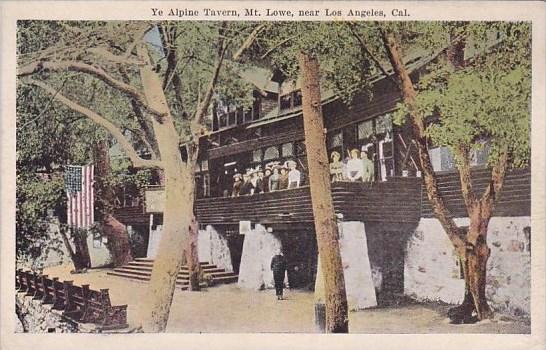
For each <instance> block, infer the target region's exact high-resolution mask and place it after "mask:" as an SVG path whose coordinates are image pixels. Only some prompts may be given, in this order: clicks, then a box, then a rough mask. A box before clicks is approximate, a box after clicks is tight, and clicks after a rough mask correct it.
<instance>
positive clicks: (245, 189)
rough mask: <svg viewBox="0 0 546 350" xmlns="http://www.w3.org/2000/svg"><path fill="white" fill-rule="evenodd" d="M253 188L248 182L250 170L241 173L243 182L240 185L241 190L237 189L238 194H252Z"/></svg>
mask: <svg viewBox="0 0 546 350" xmlns="http://www.w3.org/2000/svg"><path fill="white" fill-rule="evenodd" d="M253 190H254V186H253V185H252V182H250V172H247V173H245V174H244V175H243V184H242V185H241V190H240V191H239V194H240V195H241V196H246V195H249V194H252V191H253Z"/></svg>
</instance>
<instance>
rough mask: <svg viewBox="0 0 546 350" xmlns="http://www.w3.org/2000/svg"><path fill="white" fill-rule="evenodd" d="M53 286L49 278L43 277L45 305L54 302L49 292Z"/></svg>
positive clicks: (43, 299)
mask: <svg viewBox="0 0 546 350" xmlns="http://www.w3.org/2000/svg"><path fill="white" fill-rule="evenodd" d="M50 285H52V283H51V280H50V279H49V278H47V276H42V286H43V287H44V297H43V298H42V303H43V304H51V303H52V301H53V295H52V293H51V292H50V290H49V286H50Z"/></svg>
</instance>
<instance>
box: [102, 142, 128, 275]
mask: <svg viewBox="0 0 546 350" xmlns="http://www.w3.org/2000/svg"><path fill="white" fill-rule="evenodd" d="M94 158H95V167H96V172H95V181H96V182H95V190H96V192H95V193H96V197H97V201H96V203H97V209H98V218H99V220H100V222H101V223H102V230H103V234H104V235H105V236H106V238H107V239H108V243H107V245H106V246H107V247H108V250H109V251H110V255H111V256H112V263H113V265H114V266H115V267H119V266H122V265H125V264H126V263H128V262H129V261H131V260H133V256H132V254H131V244H130V243H129V234H128V232H127V230H126V228H125V226H124V225H123V224H122V223H121V222H119V221H118V220H117V219H116V218H115V217H114V216H113V215H112V214H113V212H114V200H115V194H114V190H113V188H112V187H111V186H109V185H108V183H107V181H106V180H107V178H108V177H109V175H110V173H111V169H110V158H109V156H108V145H107V143H106V141H101V142H99V143H98V144H97V145H95V149H94Z"/></svg>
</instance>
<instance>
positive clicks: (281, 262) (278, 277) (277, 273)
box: [271, 249, 286, 300]
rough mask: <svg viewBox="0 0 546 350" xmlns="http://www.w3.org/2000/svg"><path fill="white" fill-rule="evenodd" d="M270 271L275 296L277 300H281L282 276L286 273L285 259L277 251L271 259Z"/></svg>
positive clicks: (280, 252) (279, 251)
mask: <svg viewBox="0 0 546 350" xmlns="http://www.w3.org/2000/svg"><path fill="white" fill-rule="evenodd" d="M271 271H273V280H274V281H275V294H276V295H277V300H283V289H284V275H285V273H286V259H285V258H284V255H283V253H282V250H281V249H279V250H278V251H277V254H276V255H275V256H273V258H272V259H271Z"/></svg>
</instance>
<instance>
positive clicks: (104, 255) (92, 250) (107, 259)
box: [87, 234, 112, 267]
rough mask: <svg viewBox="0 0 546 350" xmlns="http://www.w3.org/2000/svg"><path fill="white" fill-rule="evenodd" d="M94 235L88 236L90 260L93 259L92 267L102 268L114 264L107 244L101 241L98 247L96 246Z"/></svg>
mask: <svg viewBox="0 0 546 350" xmlns="http://www.w3.org/2000/svg"><path fill="white" fill-rule="evenodd" d="M93 243H94V239H93V235H91V234H90V235H87V247H88V248H89V258H90V259H91V267H102V266H105V265H108V264H110V263H111V262H112V256H111V255H110V251H109V250H108V248H107V247H106V244H105V243H103V242H102V240H100V244H99V245H98V246H94V245H93Z"/></svg>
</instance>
